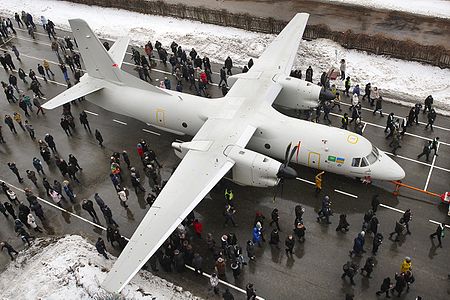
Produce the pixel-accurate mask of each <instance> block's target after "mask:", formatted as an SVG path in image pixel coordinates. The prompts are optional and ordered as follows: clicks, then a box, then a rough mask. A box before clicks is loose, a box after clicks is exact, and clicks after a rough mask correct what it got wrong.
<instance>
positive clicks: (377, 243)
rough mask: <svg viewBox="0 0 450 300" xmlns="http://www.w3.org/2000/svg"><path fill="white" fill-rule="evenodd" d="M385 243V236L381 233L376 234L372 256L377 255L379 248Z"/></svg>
mask: <svg viewBox="0 0 450 300" xmlns="http://www.w3.org/2000/svg"><path fill="white" fill-rule="evenodd" d="M382 243H383V235H382V234H381V233H377V234H375V236H374V238H373V242H372V254H373V255H377V252H378V248H379V247H380V245H381V244H382Z"/></svg>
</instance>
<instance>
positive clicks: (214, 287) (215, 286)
mask: <svg viewBox="0 0 450 300" xmlns="http://www.w3.org/2000/svg"><path fill="white" fill-rule="evenodd" d="M209 284H210V285H211V289H212V290H213V291H214V294H216V295H217V294H219V287H218V286H219V278H218V277H217V274H216V273H212V274H211V277H210V278H209Z"/></svg>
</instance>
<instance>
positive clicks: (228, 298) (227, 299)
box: [222, 288, 234, 300]
mask: <svg viewBox="0 0 450 300" xmlns="http://www.w3.org/2000/svg"><path fill="white" fill-rule="evenodd" d="M222 298H223V300H234V296H233V294H232V293H231V292H230V290H229V289H228V288H225V292H223V293H222Z"/></svg>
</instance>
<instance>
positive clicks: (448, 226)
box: [428, 220, 450, 228]
mask: <svg viewBox="0 0 450 300" xmlns="http://www.w3.org/2000/svg"><path fill="white" fill-rule="evenodd" d="M428 222H431V223H434V224H436V225H440V224H443V223H441V222H438V221H434V220H428ZM444 227H447V228H450V225H447V224H445V225H444Z"/></svg>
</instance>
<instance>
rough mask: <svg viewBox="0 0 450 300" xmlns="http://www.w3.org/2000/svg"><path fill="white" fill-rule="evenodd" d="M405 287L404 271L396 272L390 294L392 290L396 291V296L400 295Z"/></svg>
mask: <svg viewBox="0 0 450 300" xmlns="http://www.w3.org/2000/svg"><path fill="white" fill-rule="evenodd" d="M405 287H406V279H405V273H400V274H398V273H396V274H395V286H394V288H393V289H392V290H393V292H392V294H394V291H395V292H397V293H398V295H397V296H398V297H400V296H401V295H402V293H403V291H404V290H405Z"/></svg>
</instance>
